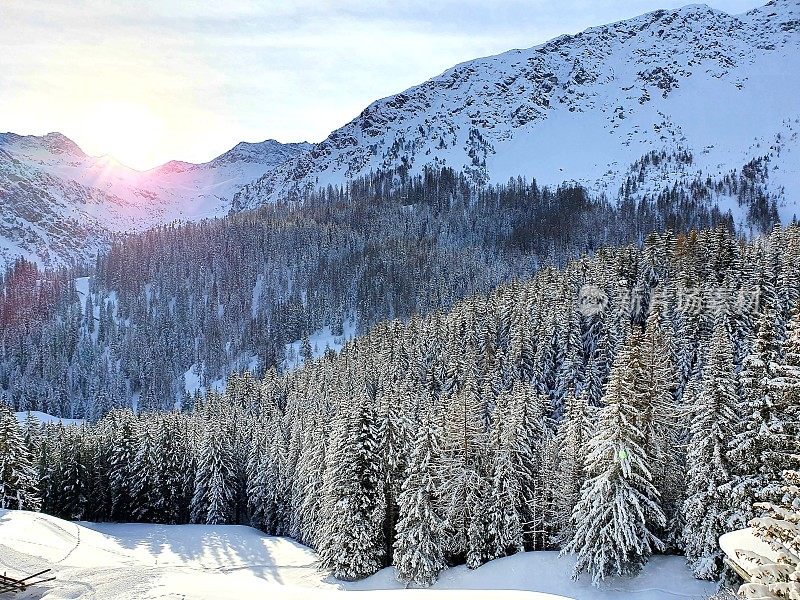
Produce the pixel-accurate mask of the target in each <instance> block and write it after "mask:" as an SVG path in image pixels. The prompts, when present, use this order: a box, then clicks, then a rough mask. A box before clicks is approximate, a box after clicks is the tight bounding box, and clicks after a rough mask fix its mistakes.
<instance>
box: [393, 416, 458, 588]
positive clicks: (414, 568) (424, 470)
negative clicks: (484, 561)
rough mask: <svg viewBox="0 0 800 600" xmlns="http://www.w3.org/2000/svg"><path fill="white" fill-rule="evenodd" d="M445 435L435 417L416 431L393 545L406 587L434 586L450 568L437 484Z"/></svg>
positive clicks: (399, 573)
mask: <svg viewBox="0 0 800 600" xmlns="http://www.w3.org/2000/svg"><path fill="white" fill-rule="evenodd" d="M441 444H442V432H441V430H440V426H439V424H438V423H437V422H436V419H435V418H433V415H430V416H429V417H428V418H426V419H425V420H424V421H423V422H422V424H421V425H420V426H419V428H418V429H417V433H416V436H415V438H414V446H413V450H412V452H411V458H410V461H409V467H408V474H407V476H406V478H405V480H404V482H403V486H402V491H401V492H400V497H399V499H398V504H399V509H400V519H399V520H398V522H397V537H396V539H395V542H394V551H395V563H394V565H395V569H396V570H397V578H398V579H399V580H400V581H402V582H404V583H406V584H412V583H413V584H416V585H420V586H423V587H428V586H430V585H432V584H433V583H434V582H435V581H436V578H437V577H438V576H439V573H440V572H441V571H442V570H444V568H445V567H446V566H447V563H446V562H445V558H444V544H443V542H444V519H443V518H442V516H441V514H440V508H439V507H440V502H439V500H438V498H437V492H438V490H439V489H440V487H439V485H438V483H437V477H439V472H440V467H441Z"/></svg>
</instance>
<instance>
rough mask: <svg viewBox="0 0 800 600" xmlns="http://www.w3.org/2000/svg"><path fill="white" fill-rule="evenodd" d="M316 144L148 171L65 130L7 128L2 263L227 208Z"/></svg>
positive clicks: (250, 148) (240, 148) (83, 250)
mask: <svg viewBox="0 0 800 600" xmlns="http://www.w3.org/2000/svg"><path fill="white" fill-rule="evenodd" d="M309 147H310V146H309V145H308V144H305V143H303V144H280V143H278V142H276V141H274V140H267V141H264V142H261V143H257V144H250V143H246V142H242V143H240V144H237V145H236V146H235V147H234V148H232V149H231V150H229V151H228V152H226V153H225V154H222V155H221V156H218V157H217V158H215V159H214V160H212V161H210V162H207V163H204V164H199V165H197V164H191V163H185V162H178V161H173V162H169V163H167V164H165V165H162V166H160V167H157V168H155V169H151V170H149V171H144V172H142V171H136V170H133V169H130V168H128V167H126V166H124V165H122V164H120V163H118V162H116V161H115V160H113V159H112V158H110V157H107V156H106V157H100V158H95V157H91V156H87V155H86V154H85V153H84V152H83V151H82V150H81V149H80V148H79V147H78V146H77V145H76V144H75V143H74V142H72V141H71V140H70V139H68V138H67V137H65V136H63V135H61V134H59V133H51V134H48V135H45V136H42V137H37V136H20V135H16V134H13V133H5V134H0V264H2V263H3V262H4V259H5V260H8V259H10V258H13V257H15V256H19V255H22V256H26V257H29V258H32V259H37V258H38V259H39V260H40V261H42V262H45V263H48V262H63V261H64V260H65V259H69V258H71V257H86V256H91V255H92V254H93V253H94V252H96V250H97V249H98V248H99V247H102V246H103V245H105V244H107V242H108V239H109V238H110V236H111V235H112V234H113V233H114V232H129V231H137V230H141V229H144V228H147V227H151V226H153V225H156V224H161V223H168V222H171V221H173V220H176V219H181V220H187V219H198V218H202V217H207V216H217V215H224V214H226V213H227V212H228V211H229V210H230V200H231V198H232V197H233V195H234V193H235V192H236V191H238V190H239V189H240V188H241V187H242V186H243V185H245V184H246V183H248V182H249V181H251V180H253V179H256V178H257V177H259V176H261V175H263V174H264V173H266V172H268V171H269V170H270V169H273V168H275V167H276V166H278V165H280V164H281V163H283V162H285V161H286V160H288V159H290V158H292V157H295V156H297V155H298V154H300V153H302V152H304V151H305V150H307V149H308V148H309Z"/></svg>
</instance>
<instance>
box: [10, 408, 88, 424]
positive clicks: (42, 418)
mask: <svg viewBox="0 0 800 600" xmlns="http://www.w3.org/2000/svg"><path fill="white" fill-rule="evenodd" d="M14 414H15V415H16V417H17V421H19V422H20V423H24V422H25V419H27V418H28V415H32V416H34V417H36V419H37V420H38V421H39V423H40V424H42V425H45V424H47V423H61V424H63V425H82V424H83V419H65V418H64V417H54V416H53V415H49V414H47V413H44V412H41V411H39V410H32V411H22V412H16V413H14Z"/></svg>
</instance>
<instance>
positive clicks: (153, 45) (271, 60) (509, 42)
mask: <svg viewBox="0 0 800 600" xmlns="http://www.w3.org/2000/svg"><path fill="white" fill-rule="evenodd" d="M766 1H767V0H763V1H758V0H713V1H712V2H710V5H711V6H713V7H714V8H717V9H720V10H724V11H726V12H730V13H734V14H736V13H741V12H744V11H746V10H749V9H751V8H753V7H755V6H758V5H760V4H765V3H766ZM683 4H687V2H686V1H682V0H613V1H612V0H524V1H523V0H462V1H460V2H456V1H451V0H441V1H439V0H405V1H392V2H377V1H373V2H370V1H366V0H325V1H322V0H321V1H318V2H313V1H311V0H224V1H221V2H214V3H212V2H169V1H168V0H161V1H154V2H150V1H143V0H126V1H125V2H115V1H109V0H58V1H56V2H54V1H53V0H0V131H14V132H17V133H28V134H42V133H47V132H49V131H61V132H62V133H64V134H66V135H68V136H69V137H71V138H72V139H74V140H75V141H76V142H77V143H78V144H79V145H80V146H81V147H83V149H84V150H85V151H87V152H88V153H90V154H95V155H100V154H111V155H113V156H115V157H116V158H118V159H119V160H121V161H122V162H125V163H126V164H129V165H131V166H134V167H137V168H149V167H152V166H154V165H156V164H159V163H162V162H165V161H167V160H170V159H173V158H176V159H182V160H190V161H194V162H201V161H205V160H208V159H210V158H212V157H213V156H216V155H217V154H220V153H221V152H223V151H225V150H226V149H228V148H229V147H231V146H233V145H234V144H235V143H236V142H237V141H240V140H247V141H260V140H263V139H266V138H275V139H277V140H280V141H284V142H288V141H302V140H308V141H319V140H321V139H323V138H324V137H326V135H327V134H328V133H329V132H330V131H332V130H333V129H335V128H336V127H339V126H341V125H343V124H344V123H346V122H347V121H349V120H350V119H352V118H353V117H354V116H356V115H357V114H358V113H359V112H361V110H362V109H363V108H364V107H365V106H367V105H368V104H369V103H370V102H371V101H372V100H375V99H377V98H381V97H384V96H387V95H390V94H393V93H397V92H400V91H402V90H404V89H405V88H407V87H410V86H412V85H414V84H417V83H421V82H423V81H424V80H426V79H428V78H430V77H432V76H435V75H438V74H439V73H441V72H442V71H444V70H445V69H447V68H448V67H451V66H453V65H454V64H456V63H459V62H463V61H465V60H470V59H472V58H477V57H479V56H486V55H489V54H496V53H499V52H503V51H505V50H509V49H512V48H527V47H530V46H534V45H536V44H538V43H541V42H543V41H546V40H547V39H550V38H552V37H555V36H557V35H560V34H562V33H576V32H578V31H581V30H582V29H585V28H586V27H590V26H593V25H599V24H603V23H608V22H611V21H616V20H619V19H624V18H629V17H633V16H636V15H638V14H641V13H644V12H648V11H650V10H655V9H657V8H671V7H677V6H681V5H683Z"/></svg>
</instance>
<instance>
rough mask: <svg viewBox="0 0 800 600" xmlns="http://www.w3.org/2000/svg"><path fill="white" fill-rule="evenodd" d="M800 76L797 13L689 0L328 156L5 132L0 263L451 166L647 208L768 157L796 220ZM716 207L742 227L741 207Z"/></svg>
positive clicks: (420, 106)
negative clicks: (92, 142)
mask: <svg viewBox="0 0 800 600" xmlns="http://www.w3.org/2000/svg"><path fill="white" fill-rule="evenodd" d="M797 73H800V0H774V1H773V2H770V3H769V4H767V5H766V6H763V7H761V8H758V9H755V10H753V11H750V12H748V13H746V14H743V15H738V16H732V15H728V14H726V13H723V12H720V11H717V10H713V9H711V8H709V7H708V6H704V5H692V6H687V7H685V8H681V9H677V10H660V11H656V12H652V13H648V14H646V15H642V16H640V17H636V18H634V19H630V20H627V21H621V22H619V23H614V24H611V25H604V26H600V27H594V28H591V29H588V30H586V31H584V32H582V33H580V34H577V35H574V36H569V35H565V36H561V37H559V38H556V39H554V40H552V41H550V42H547V43H545V44H542V45H540V46H536V47H533V48H530V49H527V50H512V51H510V52H506V53H504V54H500V55H498V56H493V57H489V58H482V59H478V60H473V61H470V62H466V63H462V64H460V65H457V66H455V67H453V68H452V69H449V70H447V71H445V72H444V73H443V74H441V75H440V76H438V77H435V78H433V79H431V80H429V81H427V82H425V83H423V84H421V85H419V86H416V87H413V88H410V89H409V90H406V91H405V92H403V93H401V94H397V95H395V96H391V97H389V98H384V99H382V100H378V101H376V102H374V103H373V104H371V105H370V106H369V107H367V108H366V109H365V110H364V111H363V112H362V113H361V114H360V115H359V116H358V117H356V118H355V119H353V120H352V121H351V122H350V123H348V124H347V125H345V126H344V127H342V128H340V129H337V130H336V131H334V132H333V133H331V134H330V136H328V138H327V139H325V140H324V141H322V142H321V143H319V144H316V145H313V146H312V145H309V144H287V145H283V144H278V143H277V142H274V141H268V142H263V143H261V144H239V145H237V146H236V147H235V148H233V149H232V150H231V151H229V152H227V153H225V154H223V155H222V156H220V157H218V158H216V159H214V160H212V161H211V162H209V163H205V164H203V165H189V164H187V163H176V162H173V163H168V164H167V165H164V166H162V167H159V168H157V169H154V170H152V171H148V172H145V173H139V172H136V171H132V170H130V169H126V168H125V167H122V166H120V165H118V164H115V163H113V162H111V161H109V160H108V159H103V158H99V159H97V158H91V157H87V156H86V155H84V154H83V152H81V151H80V149H78V148H77V146H75V144H73V143H72V142H70V141H69V140H68V139H66V138H64V137H63V136H60V135H58V134H50V135H48V136H44V137H42V138H33V137H20V136H15V135H13V134H5V135H2V136H0V199H2V201H3V203H2V209H1V210H0V256H5V257H6V258H8V257H9V256H12V255H14V254H19V253H28V254H30V255H33V256H45V257H49V258H50V260H57V258H58V257H68V256H71V255H73V254H74V253H75V252H78V249H77V247H76V244H77V246H80V247H81V248H83V250H81V251H80V252H91V249H92V248H96V247H98V246H100V245H102V244H103V243H104V242H103V240H105V239H107V232H109V231H110V232H119V231H129V230H133V229H141V228H143V227H147V226H149V225H152V224H154V223H163V222H169V221H172V220H174V219H197V218H201V217H205V216H213V215H224V214H226V213H227V212H228V211H229V210H237V211H238V210H246V209H251V208H256V207H257V206H259V205H261V204H263V203H266V202H272V201H275V200H277V199H279V198H282V197H286V196H290V197H302V195H303V194H304V193H306V192H308V191H309V190H313V189H316V188H319V187H321V186H327V185H329V184H331V185H343V184H346V182H347V181H348V180H350V179H353V178H356V177H360V176H363V175H366V174H368V173H369V172H371V171H376V170H384V169H387V170H399V171H400V172H401V173H405V172H408V173H410V174H415V173H420V172H421V171H422V170H423V168H424V167H426V166H434V167H441V166H449V167H452V168H454V169H456V170H458V171H463V172H465V173H468V174H469V176H470V177H471V178H472V180H473V181H474V182H475V183H476V184H481V183H485V182H492V183H498V182H500V183H502V182H504V181H506V180H507V179H508V178H509V177H516V176H518V175H522V176H525V177H527V178H532V177H535V178H536V179H537V181H539V182H540V183H544V184H549V185H557V184H559V183H562V182H564V181H573V182H578V183H580V184H582V185H584V186H585V187H586V188H587V189H588V190H589V191H590V192H592V193H594V194H597V195H600V194H604V195H606V196H607V197H612V198H613V197H615V196H617V195H619V194H620V190H622V189H623V188H624V187H625V186H626V183H627V186H628V191H627V192H626V193H630V189H631V185H630V182H631V181H633V182H634V183H635V185H634V186H633V188H634V189H635V193H636V194H637V195H639V196H640V197H642V196H645V195H650V196H652V195H654V194H656V193H658V192H659V191H661V190H663V189H667V188H673V187H675V186H677V187H683V188H685V189H687V190H690V189H691V187H692V183H693V182H696V181H698V180H702V181H705V180H707V179H708V178H712V179H714V180H717V179H719V178H723V177H725V176H726V174H729V173H730V172H731V171H733V170H737V171H742V169H743V168H744V169H747V168H748V165H750V167H752V165H753V164H754V161H755V163H757V165H758V167H759V170H760V171H759V172H760V173H761V175H760V184H761V185H763V187H764V190H765V192H766V193H768V194H770V195H771V197H772V198H775V199H776V200H777V203H778V209H779V212H780V214H781V217H782V218H783V219H784V220H789V219H791V218H792V217H793V215H795V214H800V208H799V205H798V198H800V147H799V145H800V138H798V134H800V77H797V75H796V74H797ZM653 157H656V158H655V160H653ZM714 201H716V202H718V203H720V204H721V205H722V206H723V207H724V208H730V209H731V210H732V212H733V213H734V217H735V219H736V220H738V221H742V220H743V219H744V215H743V214H742V212H741V207H739V206H737V204H736V202H734V201H733V200H732V199H731V198H726V197H719V198H715V199H714ZM65 220H66V221H69V222H70V223H72V225H70V226H66V225H63V223H64V222H65ZM4 239H5V241H3V240H4ZM76 240H81V241H80V242H76ZM2 244H5V248H4V247H3V245H2ZM80 252H79V253H80Z"/></svg>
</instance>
